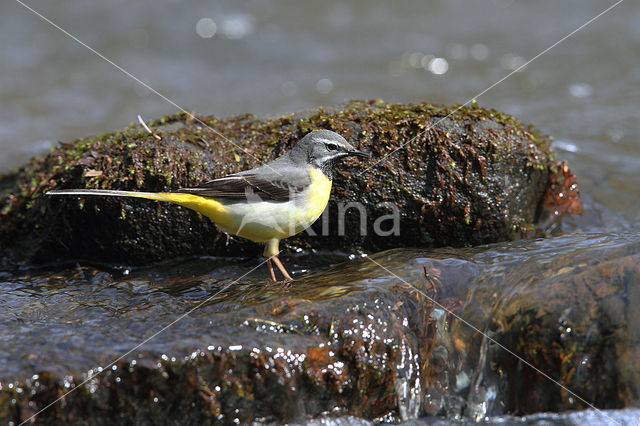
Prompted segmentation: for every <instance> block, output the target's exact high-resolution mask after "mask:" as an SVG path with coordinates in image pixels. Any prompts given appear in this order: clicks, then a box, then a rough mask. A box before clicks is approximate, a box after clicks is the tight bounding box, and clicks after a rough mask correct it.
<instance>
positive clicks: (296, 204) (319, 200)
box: [157, 169, 331, 242]
mask: <svg viewBox="0 0 640 426" xmlns="http://www.w3.org/2000/svg"><path fill="white" fill-rule="evenodd" d="M309 176H310V177H311V185H309V186H308V187H307V188H306V189H305V190H304V191H303V192H301V193H299V194H297V195H295V197H294V198H293V199H291V200H290V201H250V202H247V201H242V202H227V201H225V200H221V199H214V198H208V197H201V196H199V195H193V194H182V193H173V192H171V193H160V194H157V196H158V198H157V199H161V200H162V201H170V202H173V203H176V204H179V205H181V206H184V207H188V208H190V209H193V210H195V211H197V212H199V213H201V214H203V215H204V216H207V217H208V218H209V219H211V220H212V221H213V222H214V223H215V224H216V225H217V226H218V227H219V228H220V229H222V230H223V231H225V232H229V233H231V234H234V235H238V236H240V237H243V238H246V239H248V240H251V241H255V242H266V241H269V240H271V239H283V238H287V237H290V236H292V235H295V234H297V233H299V232H302V231H304V230H305V229H307V228H308V227H309V226H311V225H312V224H313V223H314V222H315V221H316V220H317V219H318V218H319V217H320V215H321V214H322V212H323V211H324V209H325V207H326V206H327V203H328V202H329V196H330V195H331V180H330V179H329V178H328V177H327V176H326V175H325V174H324V173H322V172H321V171H320V170H317V169H311V170H310V171H309Z"/></svg>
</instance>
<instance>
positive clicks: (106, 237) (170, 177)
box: [0, 101, 580, 264]
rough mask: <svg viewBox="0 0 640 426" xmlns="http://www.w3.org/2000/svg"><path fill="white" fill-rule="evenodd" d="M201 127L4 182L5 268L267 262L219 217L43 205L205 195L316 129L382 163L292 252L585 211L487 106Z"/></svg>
mask: <svg viewBox="0 0 640 426" xmlns="http://www.w3.org/2000/svg"><path fill="white" fill-rule="evenodd" d="M199 120H201V121H202V122H203V123H206V126H204V125H202V123H200V122H198V121H194V120H191V119H189V118H188V117H187V116H186V115H185V114H177V115H175V116H172V117H166V118H163V119H161V120H159V121H156V122H151V123H149V124H150V127H151V128H152V129H153V132H154V135H151V134H149V133H147V132H146V131H145V130H144V129H143V128H142V127H141V126H137V125H136V126H133V125H132V126H131V127H128V128H126V129H123V130H120V131H118V132H115V133H110V134H104V135H99V136H94V137H91V138H86V139H79V140H76V141H74V142H72V143H69V144H61V145H60V146H58V147H57V148H56V149H55V150H53V151H52V152H51V153H50V154H48V155H46V156H42V157H37V158H34V159H32V160H31V161H30V162H29V163H28V164H27V165H26V166H24V167H22V168H21V169H19V170H18V171H16V172H14V173H10V174H8V175H6V176H3V177H2V178H0V214H1V217H2V223H1V225H0V250H1V253H2V254H3V257H4V259H5V262H22V263H27V264H38V263H43V262H52V261H65V260H86V261H93V262H107V263H110V262H118V263H126V264H142V263H148V262H152V261H157V260H161V259H169V258H173V257H176V256H185V255H199V254H215V255H239V254H249V253H250V254H258V253H260V248H259V247H257V245H256V244H253V243H249V242H247V241H244V240H242V239H238V238H232V239H231V240H230V241H229V240H228V239H227V238H226V237H225V236H224V235H223V234H221V233H220V232H219V231H217V230H216V228H215V227H214V226H213V225H212V224H211V223H210V221H209V220H208V219H207V218H204V217H202V216H200V215H199V214H197V213H195V212H193V211H187V210H186V209H184V208H181V207H179V206H175V205H169V204H161V203H156V202H150V201H145V200H137V199H120V198H118V199H115V198H112V197H104V198H92V197H86V198H78V197H64V198H63V197H47V196H45V195H44V193H45V192H46V191H47V190H49V189H54V188H85V187H86V188H103V189H126V190H144V191H166V190H169V189H172V188H178V187H185V186H193V185H196V184H198V183H200V182H203V181H205V180H209V179H212V178H216V177H220V176H224V175H226V174H229V173H232V172H237V171H240V170H244V169H249V168H252V167H255V166H257V165H259V164H260V162H262V161H267V160H271V159H273V158H275V157H276V156H278V155H281V154H282V153H283V152H285V151H286V150H288V149H289V148H291V146H292V145H293V144H294V143H295V142H296V141H297V140H298V139H300V138H301V137H302V136H303V135H304V134H306V133H307V132H309V131H311V130H313V129H316V128H327V129H331V130H334V131H336V132H338V133H340V134H342V135H343V136H345V137H346V138H347V139H348V140H350V141H351V142H352V143H353V144H354V145H357V146H358V147H359V148H360V149H362V150H365V151H370V152H371V153H372V154H373V160H370V161H363V160H361V159H350V160H347V161H345V164H343V165H342V167H341V168H340V171H339V172H338V173H337V175H336V178H335V181H334V190H333V194H332V197H331V201H330V204H329V207H328V210H327V212H326V213H327V215H328V216H327V219H328V222H326V225H323V220H319V221H318V222H316V224H315V225H314V226H313V228H312V230H313V233H314V234H316V236H311V235H309V234H308V233H303V234H300V235H299V236H297V237H294V238H291V239H289V240H288V244H290V246H295V247H302V248H310V247H314V248H323V249H338V250H341V251H346V252H353V251H356V250H366V251H377V250H381V249H386V248H391V247H436V246H469V245H477V244H484V243H490V242H496V241H504V240H511V239H517V238H521V237H525V236H529V235H531V234H532V232H533V227H534V223H535V222H536V221H537V220H538V219H539V218H540V217H541V214H542V212H543V210H544V209H546V210H550V211H552V212H556V213H557V214H561V213H565V212H575V211H576V210H577V209H579V206H580V203H579V198H578V195H577V187H575V185H569V187H570V188H571V191H572V194H573V198H572V200H573V201H572V203H569V204H566V203H565V204H564V207H563V208H554V207H555V205H556V204H558V202H562V201H563V200H564V198H563V197H559V196H558V193H560V192H561V191H562V190H563V189H568V188H567V185H565V186H563V184H564V183H565V182H569V181H570V180H571V178H572V175H570V172H569V171H568V168H567V169H566V170H564V168H563V170H564V172H563V170H558V167H557V166H558V165H557V164H556V163H555V161H554V160H553V155H552V153H551V152H550V147H549V139H548V138H547V137H546V136H543V135H541V134H539V133H538V132H537V131H536V130H535V129H533V127H531V126H524V125H522V124H520V123H519V122H518V121H516V120H515V119H514V118H512V117H510V116H507V115H505V114H502V113H500V112H498V111H495V110H487V109H483V108H480V107H478V106H476V105H475V104H474V105H473V106H471V107H464V108H458V107H451V108H445V107H437V106H432V105H429V104H416V105H392V104H385V103H383V102H381V101H370V102H351V103H349V104H347V105H343V106H338V107H335V108H331V109H327V110H323V109H319V110H318V111H313V112H309V113H300V114H296V115H287V116H283V117H278V118H273V119H258V118H255V117H253V116H250V115H246V116H237V117H231V118H228V119H219V118H216V117H199ZM209 127H210V128H209ZM211 129H215V130H216V132H214V131H212V130H211ZM218 132H219V133H218ZM219 134H224V135H225V136H226V137H227V138H229V139H223V138H222V137H221V136H219ZM230 140H231V141H233V143H231V142H230ZM389 154H391V155H389ZM387 155H389V157H386V156H387ZM383 158H384V160H382V161H379V160H381V159H383ZM349 202H360V203H362V207H363V212H364V213H365V214H366V223H364V224H361V223H360V214H359V212H358V211H357V209H355V208H352V209H349V210H348V211H347V213H346V214H345V215H339V212H340V207H339V206H340V205H342V206H344V205H345V203H349ZM394 209H395V211H397V212H398V214H399V217H400V222H399V233H398V234H392V235H389V234H388V233H387V234H385V235H382V234H381V233H380V232H375V229H374V227H375V225H376V219H380V220H382V222H378V223H377V225H378V227H379V228H380V229H383V230H389V229H390V228H391V227H392V225H393V222H392V221H391V220H390V219H386V220H383V219H384V218H383V216H385V215H389V214H390V213H392V212H393V211H394ZM339 216H344V217H345V220H344V226H341V225H340V223H339V218H338V217H339ZM545 218H546V216H545ZM323 226H324V229H323ZM361 226H362V227H363V229H364V230H366V232H362V230H363V229H361Z"/></svg>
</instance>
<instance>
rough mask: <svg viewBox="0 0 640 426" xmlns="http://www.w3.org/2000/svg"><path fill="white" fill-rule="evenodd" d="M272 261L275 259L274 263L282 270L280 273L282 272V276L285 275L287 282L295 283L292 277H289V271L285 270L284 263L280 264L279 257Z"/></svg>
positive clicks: (274, 257)
mask: <svg viewBox="0 0 640 426" xmlns="http://www.w3.org/2000/svg"><path fill="white" fill-rule="evenodd" d="M272 259H273V262H274V263H275V264H276V266H277V267H278V269H280V272H282V275H284V279H285V280H286V281H293V278H291V275H289V273H288V272H287V270H286V269H284V265H283V264H282V262H280V259H278V256H273V257H272Z"/></svg>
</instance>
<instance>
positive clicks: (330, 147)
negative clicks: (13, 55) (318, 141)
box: [327, 143, 338, 151]
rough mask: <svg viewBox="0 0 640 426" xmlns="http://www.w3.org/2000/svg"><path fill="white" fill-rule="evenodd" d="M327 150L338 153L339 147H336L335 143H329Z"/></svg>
mask: <svg viewBox="0 0 640 426" xmlns="http://www.w3.org/2000/svg"><path fill="white" fill-rule="evenodd" d="M327 149H328V150H329V151H337V150H338V145H336V144H335V143H328V144H327Z"/></svg>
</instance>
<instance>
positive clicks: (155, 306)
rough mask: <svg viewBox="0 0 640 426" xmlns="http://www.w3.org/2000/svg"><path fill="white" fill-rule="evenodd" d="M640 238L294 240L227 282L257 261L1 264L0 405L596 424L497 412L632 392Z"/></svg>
mask: <svg viewBox="0 0 640 426" xmlns="http://www.w3.org/2000/svg"><path fill="white" fill-rule="evenodd" d="M558 247H564V249H563V251H562V252H558ZM639 249H640V244H639V243H638V241H637V238H636V236H635V235H634V234H615V235H610V236H603V235H589V234H584V235H579V234H574V235H571V236H563V237H554V238H549V239H544V240H538V241H521V242H512V243H502V244H496V245H491V246H484V247H479V248H469V249H453V248H450V249H435V250H430V251H424V250H421V251H418V250H391V251H387V252H382V253H378V254H376V255H373V256H371V257H370V258H358V259H353V260H350V261H349V260H347V259H346V258H344V257H340V256H337V255H331V254H324V255H322V254H321V255H317V256H296V257H293V258H291V259H287V261H288V262H290V263H291V264H293V265H295V266H294V269H293V272H294V274H295V275H296V276H297V278H298V280H297V281H296V282H295V285H293V286H289V287H287V286H283V285H281V284H272V283H270V282H268V281H267V276H266V271H262V270H258V272H255V273H253V274H251V275H249V276H246V277H243V278H242V279H241V280H239V281H236V279H237V277H238V276H241V275H242V274H243V273H245V272H247V271H249V270H250V269H251V267H252V266H254V265H255V262H253V263H250V262H246V261H241V260H238V261H229V260H228V259H216V258H211V259H193V260H182V261H179V262H175V263H167V264H162V265H156V266H154V267H153V268H138V269H133V270H118V269H111V270H98V269H93V268H87V267H82V268H75V269H65V270H60V272H59V273H58V274H51V273H50V272H49V273H48V274H46V275H40V274H38V273H36V272H34V273H32V274H29V275H22V276H13V275H11V276H10V275H9V274H5V275H3V276H2V277H1V278H2V281H1V282H0V286H1V290H2V292H3V294H4V295H5V297H4V298H3V300H2V302H0V303H2V309H3V312H5V313H6V315H3V317H2V320H1V321H2V324H1V327H0V330H1V331H0V332H1V333H2V334H1V335H0V339H1V340H2V342H3V347H5V348H6V350H5V351H3V352H2V353H1V354H0V371H2V376H0V382H1V384H2V388H1V390H0V418H2V419H3V420H4V419H8V420H11V421H14V422H19V421H20V420H24V419H26V418H28V417H29V416H30V415H31V414H33V413H35V412H37V411H38V409H40V408H42V407H44V406H46V405H47V404H48V403H49V402H51V401H54V400H55V398H57V397H59V396H61V395H63V394H64V393H65V392H68V391H69V390H71V389H73V388H74V387H78V389H77V390H76V391H74V392H73V393H72V394H70V395H68V396H66V397H65V398H64V402H63V403H57V404H55V405H54V406H53V407H52V408H51V409H49V410H47V411H45V412H43V413H42V414H41V415H39V416H38V420H39V421H41V422H43V423H47V422H56V421H61V422H77V423H93V424H95V423H100V422H101V421H102V422H105V423H106V422H107V421H109V422H112V421H113V420H112V419H116V421H119V422H121V423H128V422H133V423H138V424H149V423H156V424H167V423H170V422H171V419H176V418H179V419H181V420H182V423H183V424H202V423H213V422H216V421H222V422H229V423H231V422H233V421H234V419H238V421H241V422H247V421H250V420H260V421H277V422H283V421H303V420H305V419H308V418H310V417H318V416H320V417H322V416H325V417H326V416H329V417H337V418H338V420H337V421H338V422H340V421H346V422H349V421H350V420H349V419H351V417H348V416H349V415H351V416H356V417H358V418H361V419H368V420H375V419H378V420H387V421H392V420H403V419H404V420H410V419H411V418H414V417H416V416H433V415H437V416H446V417H444V418H445V419H448V420H447V421H450V420H451V419H453V418H462V419H463V420H464V421H473V420H479V419H485V418H487V416H488V420H489V421H490V422H492V421H495V422H500V421H510V422H524V424H537V423H536V421H539V422H545V421H548V422H557V423H558V424H563V423H562V422H565V421H566V422H569V423H571V422H573V421H574V420H575V419H576V418H583V419H586V418H587V417H589V416H590V417H589V418H591V419H592V421H593V422H594V423H593V424H598V423H600V422H599V421H598V420H597V419H598V418H600V417H597V416H602V414H600V413H594V412H593V411H587V412H584V413H582V414H580V413H578V414H571V413H567V414H562V415H559V416H556V415H543V414H536V416H538V417H539V419H538V420H535V418H536V416H533V417H531V418H529V421H530V422H532V423H526V421H527V420H526V419H525V420H522V419H521V418H515V417H509V416H505V417H500V415H504V414H509V415H523V414H532V413H540V412H545V411H565V410H579V409H586V408H589V406H588V404H587V403H585V402H584V401H582V400H581V399H580V398H582V399H584V400H585V401H587V402H588V403H591V404H593V405H595V406H596V407H598V408H605V409H614V408H621V407H633V406H637V404H638V394H639V393H638V384H639V383H640V381H639V373H638V372H639V371H640V369H639V368H638V362H637V356H636V354H637V353H638V348H639V342H638V339H637V338H636V334H637V333H635V331H634V330H636V329H637V328H638V318H637V315H636V312H635V311H636V310H635V305H636V304H635V301H636V299H637V296H638V294H640V293H639V291H640V287H639V286H638V282H639V280H638V272H637V271H638V268H637V264H638V262H637V256H638V252H639ZM327 264H334V265H335V266H333V267H330V268H326V266H324V267H320V265H327ZM379 265H382V266H384V268H382V267H381V266H379ZM425 269H426V271H427V275H426V276H425V272H424V271H425ZM309 270H311V271H312V272H310V273H307V274H304V273H303V272H304V271H309ZM212 271H213V272H212ZM407 283H410V284H411V285H412V286H415V287H416V288H417V289H418V290H419V291H416V290H415V289H413V288H412V287H410V286H408V285H407ZM199 305H202V306H200V307H199ZM194 308H197V309H195V310H194ZM191 310H193V312H192V313H190V314H189V315H186V316H185V315H184V314H186V313H188V312H190V311H191ZM178 319H179V320H178ZM176 320H178V321H177V322H176ZM170 324H172V325H171V326H170V327H169V328H167V329H166V330H164V331H162V330H163V329H164V328H165V327H166V326H168V325H170ZM479 331H481V332H483V333H485V334H486V336H489V337H491V339H493V341H491V340H489V339H488V338H487V337H486V336H483V335H482V334H481V333H479ZM158 332H160V333H159V334H157V335H155V334H156V333H158ZM145 339H149V340H148V341H147V342H145V343H144V345H142V346H140V347H136V346H137V345H139V344H140V343H141V342H143V341H145ZM494 341H495V342H498V343H499V344H500V345H503V346H504V347H506V348H508V349H509V351H511V352H512V353H509V352H507V351H505V350H504V349H503V348H502V347H500V346H498V345H497V344H496V343H495V342H494ZM132 348H135V350H133V351H132V352H131V353H130V354H128V355H126V356H124V358H123V359H121V360H119V361H118V362H116V364H115V368H106V370H107V371H105V372H102V373H101V374H100V375H98V376H96V377H95V378H93V379H92V380H90V381H89V382H88V383H86V384H84V385H83V386H79V385H80V384H81V383H82V382H83V381H84V380H85V379H86V378H87V377H88V375H90V374H93V373H95V372H96V371H97V369H98V367H99V366H101V367H108V366H109V362H110V361H113V360H115V359H117V358H119V357H121V356H123V354H126V353H127V352H128V351H129V350H131V349H132ZM514 354H515V355H517V356H518V357H520V358H521V359H518V358H517V357H516V356H515V355H514ZM525 361H526V363H530V364H531V365H532V366H534V367H535V368H537V369H539V370H540V371H542V372H544V373H545V374H547V375H548V376H549V377H551V378H552V379H553V380H555V381H557V382H558V383H560V384H561V385H562V386H564V387H565V388H566V389H569V390H570V391H571V392H572V393H574V394H575V395H578V396H579V398H578V397H576V396H575V395H573V394H572V393H571V392H569V391H567V390H566V389H563V388H561V387H560V386H558V385H557V384H556V383H553V382H552V381H551V380H549V379H547V378H545V377H543V376H542V375H541V374H540V373H539V372H536V371H535V370H534V369H532V368H531V367H530V366H528V365H526V364H525ZM608 413H610V414H611V416H610V417H612V418H615V419H618V418H627V417H628V416H629V415H630V414H628V413H627V414H625V413H626V412H622V411H621V412H608ZM605 414H606V413H605ZM114 416H115V417H114ZM492 416H493V417H492ZM495 416H498V417H495ZM545 416H546V417H545ZM576 416H577V417H576ZM585 416H587V417H585ZM594 416H596V417H594ZM620 416H622V417H620ZM624 416H627V417H624ZM340 419H342V420H340ZM440 419H443V417H440ZM492 419H493V420H492ZM532 419H534V420H535V421H534V420H532ZM572 419H573V420H572ZM600 420H602V419H600ZM609 420H610V419H608V418H605V420H603V421H605V422H608V421H609ZM425 421H426V420H425ZM433 421H437V418H436V419H433ZM338 424H340V423H338ZM347 424H349V423H347ZM426 424H428V421H427V423H426Z"/></svg>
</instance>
